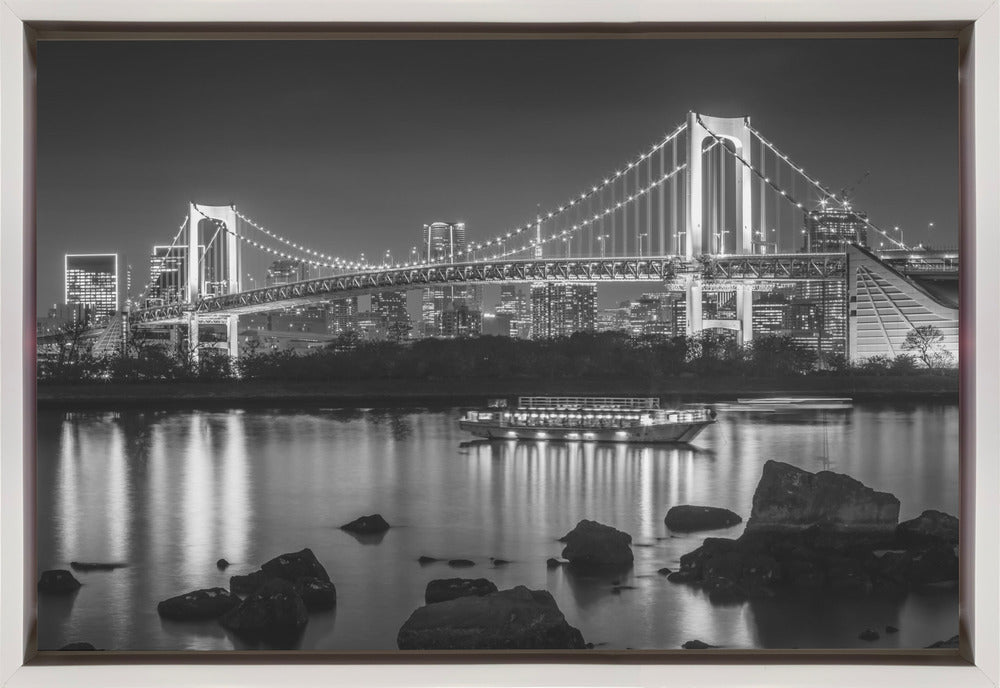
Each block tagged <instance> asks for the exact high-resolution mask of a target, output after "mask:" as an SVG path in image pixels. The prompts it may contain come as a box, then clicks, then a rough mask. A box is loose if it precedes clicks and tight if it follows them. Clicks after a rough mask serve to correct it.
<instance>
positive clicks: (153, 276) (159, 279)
mask: <svg viewBox="0 0 1000 688" xmlns="http://www.w3.org/2000/svg"><path fill="white" fill-rule="evenodd" d="M198 248H199V253H200V254H203V253H204V250H205V248H204V246H199V247H198ZM187 252H188V247H187V246H154V247H153V252H152V253H151V254H150V256H149V290H148V291H147V292H146V302H145V303H144V304H143V305H145V306H160V305H163V304H165V303H177V302H178V301H182V300H183V299H184V294H185V290H186V289H187Z"/></svg>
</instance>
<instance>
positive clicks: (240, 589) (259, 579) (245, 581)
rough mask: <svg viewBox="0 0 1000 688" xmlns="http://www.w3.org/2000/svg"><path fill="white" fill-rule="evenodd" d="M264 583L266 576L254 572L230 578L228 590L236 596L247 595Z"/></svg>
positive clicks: (261, 572)
mask: <svg viewBox="0 0 1000 688" xmlns="http://www.w3.org/2000/svg"><path fill="white" fill-rule="evenodd" d="M266 581H267V576H265V575H264V572H263V571H254V572H253V573H248V574H246V575H244V576H230V577H229V589H230V590H232V591H233V592H234V593H235V594H237V595H249V594H250V593H252V592H253V591H254V590H256V589H257V588H259V587H260V586H262V585H264V583H265V582H266Z"/></svg>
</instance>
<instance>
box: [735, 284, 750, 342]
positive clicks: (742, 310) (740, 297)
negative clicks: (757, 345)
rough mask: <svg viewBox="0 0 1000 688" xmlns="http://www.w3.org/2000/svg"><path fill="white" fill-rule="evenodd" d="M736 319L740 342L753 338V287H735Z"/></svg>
mask: <svg viewBox="0 0 1000 688" xmlns="http://www.w3.org/2000/svg"><path fill="white" fill-rule="evenodd" d="M736 319H737V320H738V321H739V323H740V343H741V344H746V343H748V342H750V341H752V340H753V287H751V286H749V285H739V286H737V287H736Z"/></svg>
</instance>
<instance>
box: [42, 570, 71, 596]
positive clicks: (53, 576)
mask: <svg viewBox="0 0 1000 688" xmlns="http://www.w3.org/2000/svg"><path fill="white" fill-rule="evenodd" d="M80 585H81V583H80V581H78V580H77V579H76V578H74V577H73V574H72V573H70V572H69V571H67V570H66V569H52V570H51V571H42V575H41V577H40V578H39V579H38V592H42V593H46V594H49V595H65V594H67V593H71V592H74V591H76V590H78V589H79V588H80Z"/></svg>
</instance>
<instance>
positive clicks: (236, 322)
mask: <svg viewBox="0 0 1000 688" xmlns="http://www.w3.org/2000/svg"><path fill="white" fill-rule="evenodd" d="M226 349H227V352H228V353H229V358H230V360H233V359H236V358H238V357H239V355H240V316H238V315H230V316H229V317H228V318H226Z"/></svg>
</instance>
